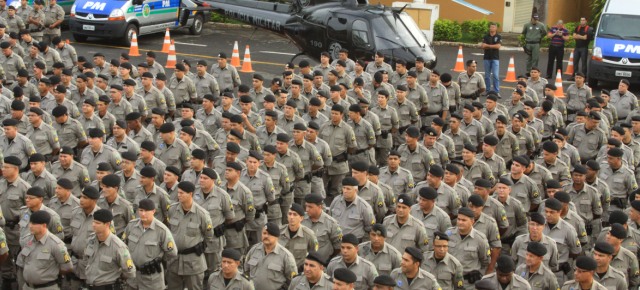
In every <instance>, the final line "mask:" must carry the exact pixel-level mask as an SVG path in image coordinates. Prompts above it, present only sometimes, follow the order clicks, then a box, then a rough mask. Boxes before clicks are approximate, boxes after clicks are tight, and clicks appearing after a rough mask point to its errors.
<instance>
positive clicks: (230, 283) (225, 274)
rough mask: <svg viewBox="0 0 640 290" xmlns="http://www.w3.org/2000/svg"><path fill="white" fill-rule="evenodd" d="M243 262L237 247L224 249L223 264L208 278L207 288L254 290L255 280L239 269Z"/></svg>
mask: <svg viewBox="0 0 640 290" xmlns="http://www.w3.org/2000/svg"><path fill="white" fill-rule="evenodd" d="M241 263H242V255H241V254H240V252H238V251H236V250H235V249H224V250H223V251H222V266H221V268H220V270H219V271H217V272H215V273H212V274H211V275H210V276H209V278H208V279H207V281H208V282H207V287H206V288H205V289H208V290H213V289H226V288H231V289H236V288H237V289H246V290H253V289H254V286H253V281H251V280H249V278H248V277H247V276H246V275H244V274H242V272H240V271H238V268H239V267H240V265H241Z"/></svg>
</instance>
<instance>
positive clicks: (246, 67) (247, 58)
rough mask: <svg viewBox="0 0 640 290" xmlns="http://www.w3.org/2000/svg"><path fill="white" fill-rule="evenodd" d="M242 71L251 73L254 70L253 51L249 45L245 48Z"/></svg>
mask: <svg viewBox="0 0 640 290" xmlns="http://www.w3.org/2000/svg"><path fill="white" fill-rule="evenodd" d="M240 71H241V72H244V73H251V72H253V68H252V67H251V53H250V52H249V45H247V48H245V50H244V59H243V60H242V69H240Z"/></svg>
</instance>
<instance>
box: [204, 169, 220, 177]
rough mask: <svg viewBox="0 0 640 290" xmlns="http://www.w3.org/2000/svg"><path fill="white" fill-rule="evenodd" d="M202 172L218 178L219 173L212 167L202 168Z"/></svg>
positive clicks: (207, 175)
mask: <svg viewBox="0 0 640 290" xmlns="http://www.w3.org/2000/svg"><path fill="white" fill-rule="evenodd" d="M202 174H203V175H204V176H206V177H209V178H211V179H218V173H217V172H216V171H215V170H213V168H211V167H205V168H203V169H202Z"/></svg>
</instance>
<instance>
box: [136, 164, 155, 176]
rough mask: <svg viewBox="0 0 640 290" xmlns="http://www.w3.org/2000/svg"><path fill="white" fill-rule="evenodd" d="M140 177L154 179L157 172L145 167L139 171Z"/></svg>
mask: <svg viewBox="0 0 640 290" xmlns="http://www.w3.org/2000/svg"><path fill="white" fill-rule="evenodd" d="M140 175H142V176H144V177H156V175H158V172H157V171H156V169H155V168H153V167H151V166H145V167H142V169H140Z"/></svg>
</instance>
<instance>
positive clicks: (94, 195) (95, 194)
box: [82, 186, 100, 200]
mask: <svg viewBox="0 0 640 290" xmlns="http://www.w3.org/2000/svg"><path fill="white" fill-rule="evenodd" d="M82 195H84V196H86V197H88V198H90V199H93V200H97V199H98V198H100V192H99V191H98V190H97V189H96V188H95V187H93V186H87V187H85V188H84V189H83V190H82Z"/></svg>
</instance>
